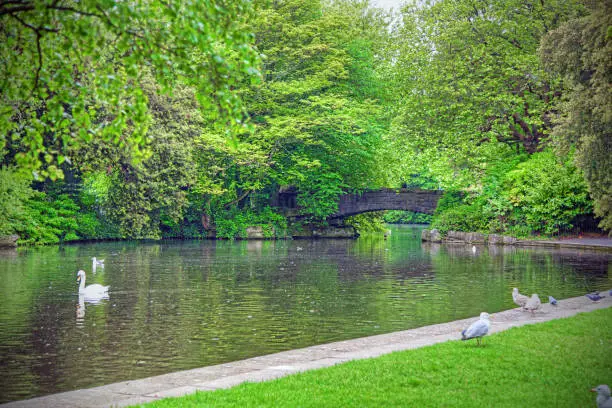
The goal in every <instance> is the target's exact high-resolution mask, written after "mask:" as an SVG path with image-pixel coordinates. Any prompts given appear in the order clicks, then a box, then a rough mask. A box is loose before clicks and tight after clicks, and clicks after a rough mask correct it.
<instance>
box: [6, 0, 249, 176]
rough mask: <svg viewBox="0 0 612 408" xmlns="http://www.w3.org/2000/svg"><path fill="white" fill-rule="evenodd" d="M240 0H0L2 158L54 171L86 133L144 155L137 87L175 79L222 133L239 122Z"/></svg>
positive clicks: (144, 113) (245, 7)
mask: <svg viewBox="0 0 612 408" xmlns="http://www.w3.org/2000/svg"><path fill="white" fill-rule="evenodd" d="M249 11H250V6H249V2H247V1H245V0H204V1H200V0H197V1H196V0H185V1H180V2H165V1H161V0H149V1H144V2H130V1H128V2H117V1H113V0H83V1H79V2H73V1H67V0H36V1H34V0H23V1H8V2H2V3H0V43H2V44H3V45H2V47H1V48H0V60H1V61H2V64H0V78H1V79H0V81H1V83H0V158H4V159H3V160H4V162H5V163H13V162H15V163H16V164H17V165H19V166H20V167H22V168H27V169H30V170H34V171H36V172H38V173H40V174H41V175H43V176H50V177H53V178H55V177H61V175H62V173H61V170H60V168H59V165H62V163H63V162H64V161H65V160H70V156H69V153H68V152H69V150H70V149H71V148H75V147H78V146H79V145H82V144H85V143H89V142H91V141H92V140H94V139H99V140H103V141H106V142H112V143H114V144H116V145H119V146H120V147H122V148H127V149H130V150H132V151H133V153H134V155H135V158H136V159H142V158H143V157H144V156H145V155H146V154H145V153H146V149H144V147H145V146H146V143H147V129H148V125H149V123H150V121H149V119H150V118H149V114H148V108H147V97H146V95H145V94H144V92H143V91H142V89H141V88H140V86H139V79H140V76H141V75H142V73H143V72H152V73H153V75H154V77H155V80H156V81H157V83H158V84H160V86H161V87H162V89H163V90H165V91H168V90H170V89H171V88H172V87H173V85H174V84H175V83H176V82H177V80H179V79H181V80H183V81H185V82H187V83H189V84H190V85H191V86H193V88H194V90H195V92H196V94H197V96H198V101H199V103H200V105H201V107H202V108H203V109H205V110H206V111H207V112H208V113H210V114H211V115H213V117H215V118H216V119H217V122H218V123H219V125H220V126H221V127H222V128H223V129H224V131H226V132H230V131H231V130H232V129H235V128H236V127H237V126H238V127H241V126H242V125H243V119H244V118H243V110H242V106H241V104H240V101H239V99H238V98H237V96H236V94H235V92H234V90H233V88H234V87H235V85H236V84H238V83H239V82H240V81H241V80H243V78H245V77H246V78H249V77H251V78H255V77H257V76H258V74H259V72H258V70H257V61H258V57H257V53H256V52H255V50H254V49H253V46H252V36H251V35H250V34H249V33H248V32H247V31H246V30H245V29H244V21H245V19H246V17H247V16H248V14H249Z"/></svg>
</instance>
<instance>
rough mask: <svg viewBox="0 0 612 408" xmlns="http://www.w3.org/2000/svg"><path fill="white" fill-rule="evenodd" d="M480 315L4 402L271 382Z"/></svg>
mask: <svg viewBox="0 0 612 408" xmlns="http://www.w3.org/2000/svg"><path fill="white" fill-rule="evenodd" d="M508 296H510V293H509V294H508ZM610 306H612V296H610V295H608V294H607V293H606V297H605V298H603V299H602V300H600V301H599V302H593V301H591V300H589V299H588V298H586V297H585V296H580V297H575V298H569V299H564V300H560V301H559V304H558V306H552V305H550V304H548V303H546V304H543V305H542V307H541V308H540V309H539V310H538V311H537V312H536V313H535V315H533V316H532V315H531V313H529V312H524V311H521V310H519V309H511V310H506V311H503V312H499V313H495V314H494V317H493V319H492V320H491V331H492V332H493V333H495V332H499V331H503V330H507V329H510V328H512V327H517V326H523V325H526V324H533V323H540V322H545V321H548V320H553V319H559V318H565V317H570V316H574V315H575V314H577V313H580V312H589V311H593V310H596V309H603V308H607V307H610ZM474 320H476V318H469V319H463V320H457V321H453V322H449V323H442V324H435V325H431V326H425V327H419V328H416V329H411V330H404V331H399V332H394V333H388V334H381V335H377V336H370V337H362V338H358V339H353V340H346V341H339V342H336V343H329V344H322V345H318V346H312V347H307V348H302V349H297V350H290V351H284V352H280V353H276V354H270V355H266V356H261V357H255V358H250V359H247V360H241V361H236V362H232V363H227V364H219V365H215V366H209V367H203V368H196V369H193V370H187V371H180V372H175V373H170V374H164V375H159V376H155V377H150V378H143V379H140V380H133V381H124V382H119V383H114V384H109V385H104V386H101V387H95V388H89V389H82V390H77V391H69V392H64V393H60V394H52V395H48V396H44V397H39V398H33V399H29V400H23V401H16V402H11V403H8V404H4V405H2V407H3V408H18V407H29V408H32V407H34V408H36V407H45V408H49V407H62V408H72V407H75V408H76V407H87V408H95V407H123V406H127V405H132V404H140V403H145V402H151V401H155V400H158V399H160V398H166V397H176V396H181V395H185V394H190V393H194V392H195V391H197V390H200V391H211V390H216V389H221V388H229V387H233V386H235V385H238V384H241V383H243V382H246V381H249V382H258V381H266V380H270V379H274V378H278V377H283V376H286V375H290V374H293V373H297V372H301V371H306V370H311V369H316V368H322V367H329V366H333V365H335V364H339V363H343V362H346V361H350V360H357V359H363V358H371V357H378V356H380V355H383V354H387V353H391V352H394V351H400V350H408V349H415V348H418V347H423V346H428V345H431V344H436V343H441V342H445V341H449V340H457V339H459V338H460V337H461V336H460V332H461V330H462V329H464V328H465V327H467V326H468V325H469V324H470V323H471V322H473V321H474Z"/></svg>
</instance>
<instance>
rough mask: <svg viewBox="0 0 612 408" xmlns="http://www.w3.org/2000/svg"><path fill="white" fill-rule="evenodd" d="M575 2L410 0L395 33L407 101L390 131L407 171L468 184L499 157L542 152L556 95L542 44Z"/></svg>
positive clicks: (450, 183)
mask: <svg viewBox="0 0 612 408" xmlns="http://www.w3.org/2000/svg"><path fill="white" fill-rule="evenodd" d="M580 9H581V7H580V5H579V3H578V2H577V1H573V0H554V1H547V2H540V1H523V0H510V1H508V0H503V1H502V0H495V1H472V0H443V1H437V2H431V3H430V2H428V3H425V4H424V3H422V2H414V3H413V4H411V5H407V6H406V7H405V8H404V9H403V12H402V18H403V24H402V25H400V26H399V27H398V29H397V30H396V32H395V36H396V42H397V44H398V50H397V54H398V57H397V64H396V72H397V74H396V76H397V84H398V91H399V92H400V94H401V96H400V103H401V104H402V106H403V109H402V110H401V112H400V114H399V115H398V118H397V120H396V122H395V127H394V128H395V130H394V132H393V136H394V137H395V140H396V142H397V146H398V148H397V150H398V151H400V149H401V147H403V149H402V151H403V152H405V155H404V156H405V157H407V158H408V160H407V161H406V171H407V172H411V173H419V172H423V171H425V172H429V173H430V174H431V175H435V176H436V177H437V178H438V179H439V181H440V183H441V185H442V186H444V187H451V186H463V187H465V186H467V185H469V184H472V183H474V182H475V181H478V179H479V178H481V177H482V176H483V175H484V173H485V171H486V168H487V165H488V164H489V163H492V162H495V160H498V159H499V158H503V157H506V156H508V155H511V154H515V153H520V152H527V153H529V154H531V153H534V152H537V151H540V150H542V148H543V147H544V146H545V144H546V141H547V139H548V135H549V133H550V129H551V118H550V115H551V110H552V100H553V99H554V98H555V97H556V95H557V94H556V93H555V89H554V84H552V83H551V82H550V80H549V79H548V78H547V75H546V72H545V71H544V70H543V69H541V68H540V64H539V60H538V55H537V48H538V44H539V41H540V38H541V36H542V35H544V34H545V33H546V32H547V31H548V30H550V29H552V28H554V27H556V26H557V25H558V24H560V23H561V22H563V21H566V20H567V19H568V18H570V17H572V16H575V15H576V14H577V13H578V12H579V11H580Z"/></svg>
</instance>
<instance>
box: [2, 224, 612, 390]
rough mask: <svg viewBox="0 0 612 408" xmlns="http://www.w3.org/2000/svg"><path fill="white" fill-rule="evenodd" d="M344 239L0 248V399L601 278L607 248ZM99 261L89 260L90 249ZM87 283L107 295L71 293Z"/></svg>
mask: <svg viewBox="0 0 612 408" xmlns="http://www.w3.org/2000/svg"><path fill="white" fill-rule="evenodd" d="M390 228H391V229H392V234H391V235H390V237H389V238H388V239H387V240H385V239H383V237H382V234H379V235H376V236H369V237H368V236H366V237H361V238H359V239H357V240H315V241H302V240H295V241H238V242H227V241H169V242H161V243H160V242H155V243H142V242H139V243H136V242H106V243H89V244H78V245H68V246H63V247H45V248H33V249H22V250H19V251H13V252H2V253H0V294H1V297H0V377H1V378H2V381H3V385H2V387H1V389H0V402H7V401H12V400H19V399H25V398H31V397H35V396H40V395H46V394H50V393H55V392H60V391H67V390H73V389H78V388H85V387H93V386H97V385H102V384H108V383H112V382H116V381H122V380H128V379H136V378H142V377H147V376H152V375H157V374H162V373H167V372H172V371H178V370H184V369H189V368H194V367H201V366H206V365H213V364H219V363H223V362H228V361H234V360H239V359H244V358H248V357H253V356H258V355H264V354H269V353H274V352H278V351H282V350H288V349H293V348H299V347H305V346H309V345H314V344H322V343H327V342H332V341H338V340H344V339H350V338H356V337H361V336H368V335H374V334H380V333H386V332H392V331H397V330H404V329H410V328H414V327H419V326H424V325H429V324H434V323H441V322H446V321H451V320H455V319H461V318H466V317H469V316H476V315H478V314H479V313H480V312H481V311H488V312H497V311H500V310H505V309H509V308H512V307H514V304H513V303H512V298H511V295H510V293H511V290H512V288H513V287H519V288H520V289H521V292H523V293H526V294H530V293H532V292H537V293H538V294H540V297H542V298H543V299H544V298H547V296H548V295H549V294H551V295H553V296H555V297H556V298H558V299H563V298H566V297H572V296H578V295H581V294H584V293H586V292H587V291H593V290H604V289H606V288H609V287H612V273H611V272H612V271H611V265H612V255H611V254H609V253H602V252H589V251H578V250H542V249H538V250H534V249H521V248H502V247H498V248H487V247H476V249H475V251H473V248H472V246H466V245H458V246H448V245H447V246H444V245H431V244H423V245H422V244H421V242H420V239H419V238H420V229H419V228H418V227H409V226H393V227H390ZM94 256H95V257H98V258H102V259H105V261H104V267H97V268H96V272H95V274H94V273H93V272H92V269H93V266H92V261H91V258H92V257H94ZM78 269H84V270H85V271H86V272H87V284H92V283H100V284H104V285H110V293H109V299H106V300H102V301H100V302H97V303H91V302H89V301H86V300H88V299H82V298H81V299H80V298H79V296H78V286H77V283H76V272H77V270H78Z"/></svg>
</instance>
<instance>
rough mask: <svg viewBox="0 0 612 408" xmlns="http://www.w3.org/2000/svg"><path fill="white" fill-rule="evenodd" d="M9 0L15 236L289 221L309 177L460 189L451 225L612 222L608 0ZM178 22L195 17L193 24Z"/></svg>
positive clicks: (269, 231)
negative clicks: (290, 196) (397, 0)
mask: <svg viewBox="0 0 612 408" xmlns="http://www.w3.org/2000/svg"><path fill="white" fill-rule="evenodd" d="M472 3H473V2H469V1H466V0H444V1H437V2H415V3H408V4H407V5H406V6H405V7H403V8H402V10H401V11H400V12H398V13H397V14H391V13H390V12H388V11H385V10H382V9H377V8H376V7H374V6H373V5H372V4H371V2H370V1H368V0H364V1H355V0H283V1H278V2H268V1H263V0H262V1H259V0H257V1H254V2H248V1H234V0H232V1H224V0H207V1H204V2H200V1H184V2H180V3H177V4H169V3H167V2H162V1H158V0H151V1H147V2H144V3H139V4H138V5H136V6H133V5H131V4H117V3H116V2H102V3H100V2H97V1H83V2H79V3H78V4H73V3H71V2H64V1H59V2H58V1H55V0H53V1H52V0H44V1H38V2H34V1H30V0H25V1H23V2H20V3H19V4H20V6H15V5H14V4H13V3H12V2H8V3H6V4H4V3H3V4H1V5H0V23H1V24H0V41H2V43H3V44H5V45H6V46H4V47H2V50H1V51H0V58H1V59H2V61H4V63H3V64H2V66H1V67H0V73H1V81H2V84H3V86H1V87H0V93H1V94H0V236H5V235H12V234H17V235H19V244H21V245H29V244H53V243H59V242H68V241H74V240H83V239H86V240H90V239H123V238H149V239H160V238H206V237H210V236H211V235H212V234H213V232H214V236H216V237H219V238H230V239H233V238H241V237H244V236H245V235H246V231H247V229H248V228H249V227H257V228H259V229H260V230H261V231H263V235H264V236H265V237H268V238H275V237H284V236H287V228H288V227H289V224H291V220H290V219H289V218H288V217H287V216H286V214H285V213H283V212H282V211H280V210H279V208H277V207H275V206H274V205H273V204H274V202H275V198H276V197H277V196H278V194H279V193H280V192H282V191H286V190H287V189H289V188H291V189H294V190H295V191H296V192H297V196H296V197H297V198H296V207H297V211H298V212H299V215H300V220H301V222H302V223H308V224H312V225H325V224H326V218H327V217H328V216H329V215H330V214H332V213H334V212H335V211H336V209H337V199H338V197H339V195H340V194H342V193H344V192H351V193H353V192H361V191H364V190H367V189H378V188H381V187H391V188H400V187H405V186H409V187H415V188H421V189H436V190H440V189H441V190H444V191H445V192H446V195H445V197H444V198H443V199H442V201H441V203H440V205H439V207H438V210H437V212H436V214H435V215H434V217H433V220H430V219H429V218H428V217H423V216H414V215H400V214H397V213H394V214H386V215H382V216H381V214H373V215H362V216H359V217H358V218H356V219H353V220H348V221H347V223H348V224H349V225H353V226H355V227H356V228H358V229H360V230H361V231H362V232H363V231H366V230H373V231H382V230H383V229H382V228H381V223H382V220H384V221H387V222H398V221H399V222H406V221H408V222H429V221H431V222H432V223H433V225H434V226H435V227H436V228H438V229H439V230H441V231H447V230H462V231H480V232H485V233H505V234H510V235H514V236H520V237H525V236H529V235H531V234H543V235H550V234H556V233H559V232H560V231H563V230H565V229H569V228H571V227H572V225H573V224H574V223H575V220H576V219H577V217H580V216H589V215H592V214H594V215H595V216H596V217H598V222H600V227H601V228H603V229H606V230H610V228H611V227H612V207H611V204H610V203H611V202H612V198H611V197H612V176H611V175H612V163H611V160H612V159H611V158H610V157H611V156H610V154H609V152H610V151H612V146H611V145H610V143H612V142H611V140H612V137H611V136H610V129H611V128H612V126H611V124H610V120H611V119H610V118H611V117H612V116H611V115H610V108H609V107H610V106H612V101H611V98H612V96H611V93H610V92H609V84H610V81H611V78H610V75H611V72H612V67H611V65H612V62H611V60H612V52H611V51H612V50H611V49H610V48H611V47H612V45H611V41H612V37H611V35H610V31H609V27H610V26H612V21H611V20H610V19H611V18H612V17H610V16H612V12H611V10H612V2H611V1H610V0H605V1H601V2H588V1H581V0H553V1H549V2H546V3H545V4H544V3H542V2H537V1H535V2H531V1H528V2H525V1H523V0H510V1H508V0H503V1H502V0H494V1H491V2H486V4H485V3H482V4H481V5H476V6H474V5H473V4H472ZM177 16H181V17H182V18H180V19H179V18H176V17H177Z"/></svg>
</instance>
